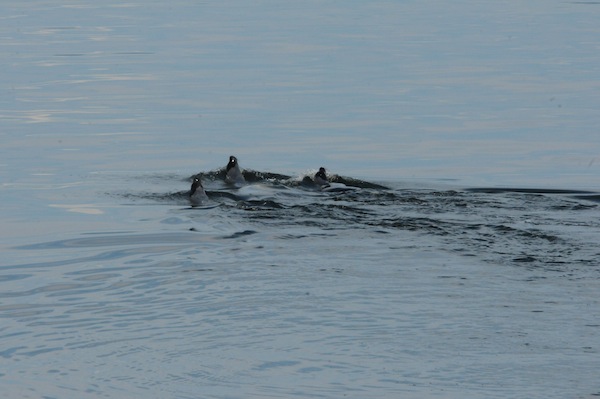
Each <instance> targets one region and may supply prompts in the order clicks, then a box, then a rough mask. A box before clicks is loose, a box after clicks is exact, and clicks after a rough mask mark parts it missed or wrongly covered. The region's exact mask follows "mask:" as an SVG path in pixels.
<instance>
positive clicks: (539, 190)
mask: <svg viewBox="0 0 600 399" xmlns="http://www.w3.org/2000/svg"><path fill="white" fill-rule="evenodd" d="M465 191H468V192H472V193H485V194H499V193H526V194H596V193H594V192H593V191H584V190H564V189H552V188H520V187H514V188H511V187H480V188H466V189H465Z"/></svg>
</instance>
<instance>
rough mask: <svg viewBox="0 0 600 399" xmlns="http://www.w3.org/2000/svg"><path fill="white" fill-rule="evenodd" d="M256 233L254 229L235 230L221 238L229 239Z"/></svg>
mask: <svg viewBox="0 0 600 399" xmlns="http://www.w3.org/2000/svg"><path fill="white" fill-rule="evenodd" d="M256 233H257V231H254V230H244V231H238V232H235V233H233V234H231V235H228V236H225V237H222V238H224V239H228V240H229V239H232V238H240V237H245V236H249V235H252V234H256Z"/></svg>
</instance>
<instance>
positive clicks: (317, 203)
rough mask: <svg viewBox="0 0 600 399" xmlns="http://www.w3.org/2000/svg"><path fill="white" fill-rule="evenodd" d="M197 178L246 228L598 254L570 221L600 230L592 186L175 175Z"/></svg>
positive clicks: (541, 257)
mask: <svg viewBox="0 0 600 399" xmlns="http://www.w3.org/2000/svg"><path fill="white" fill-rule="evenodd" d="M197 176H200V177H201V179H202V181H203V182H204V186H205V189H206V192H207V194H208V197H209V199H210V201H212V203H213V204H214V206H216V207H218V208H220V211H219V212H223V215H224V216H225V217H231V218H234V219H235V220H234V221H235V222H236V223H237V222H241V221H243V222H244V223H247V222H248V223H251V224H253V225H254V227H252V228H249V229H248V230H249V231H266V230H267V229H293V228H298V229H303V228H314V229H318V230H322V231H325V230H326V231H348V230H352V231H355V232H360V231H365V230H366V231H374V232H378V233H387V234H395V232H405V233H409V234H417V235H418V236H419V237H429V240H430V241H431V244H432V245H436V246H437V247H438V248H439V249H441V250H444V251H450V252H453V253H458V254H462V255H465V256H475V257H479V258H481V259H482V260H485V261H489V262H494V263H499V264H515V265H521V266H523V265H524V266H526V267H547V268H554V267H556V266H557V265H562V266H563V267H566V266H567V265H575V264H579V265H587V266H589V265H594V264H597V263H598V262H597V260H596V259H598V257H599V255H600V251H597V250H595V249H594V248H595V247H596V243H595V242H594V240H593V238H591V237H593V236H594V235H593V234H589V235H587V236H586V235H581V234H580V235H578V236H575V235H572V234H570V231H571V230H572V229H574V228H577V229H582V228H583V229H588V228H589V229H594V230H596V229H598V228H600V220H598V218H596V217H590V212H596V211H597V208H598V202H600V201H599V200H598V198H600V194H598V193H595V192H594V191H583V190H566V189H564V190H563V189H536V188H486V187H481V188H464V189H456V188H446V187H430V188H428V187H419V188H414V187H409V186H407V185H405V184H401V183H395V184H394V185H393V188H392V187H389V186H387V185H383V184H379V183H372V182H368V181H365V180H360V179H355V178H352V177H345V176H338V175H332V176H330V181H331V182H332V186H333V187H338V188H339V189H336V190H321V189H320V188H319V187H317V186H315V185H314V184H313V183H312V179H311V176H310V175H308V174H307V175H301V176H296V177H293V176H288V175H283V174H278V173H271V172H260V171H253V170H246V171H244V177H245V178H246V181H247V182H248V184H246V185H244V186H242V187H234V186H231V185H228V184H226V183H225V182H224V176H225V172H224V169H219V170H216V171H209V172H204V173H200V174H196V175H194V176H191V177H188V178H181V181H182V182H185V184H186V185H187V184H188V183H189V181H191V179H192V178H193V177H197ZM188 196H189V191H187V190H182V191H178V192H174V193H138V194H133V193H128V194H127V195H125V196H124V197H126V198H129V199H136V201H137V200H144V201H153V202H161V203H169V204H174V205H184V206H189V202H188ZM188 209H192V208H188ZM195 210H197V209H195ZM594 215H595V213H594ZM286 234H288V233H287V232H286ZM289 234H294V232H293V231H291V232H289ZM303 234H304V233H302V234H300V233H298V235H303Z"/></svg>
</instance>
